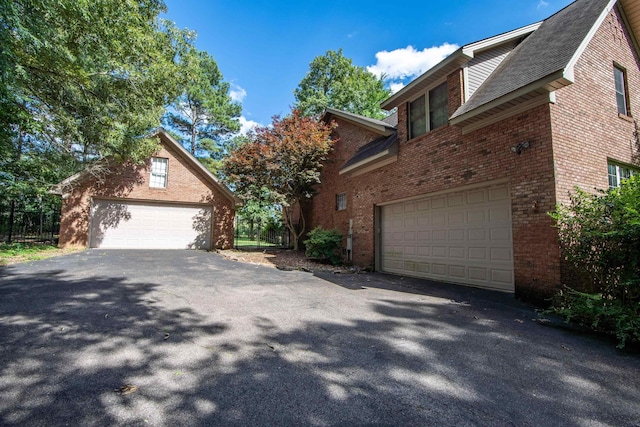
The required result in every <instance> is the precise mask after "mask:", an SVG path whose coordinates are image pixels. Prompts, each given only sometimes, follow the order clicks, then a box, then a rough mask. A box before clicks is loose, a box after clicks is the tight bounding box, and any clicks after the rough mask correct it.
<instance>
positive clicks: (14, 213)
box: [0, 204, 60, 243]
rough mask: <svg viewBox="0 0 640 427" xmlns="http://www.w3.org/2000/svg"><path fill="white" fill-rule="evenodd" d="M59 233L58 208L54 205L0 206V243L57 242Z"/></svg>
mask: <svg viewBox="0 0 640 427" xmlns="http://www.w3.org/2000/svg"><path fill="white" fill-rule="evenodd" d="M59 233H60V209H59V208H58V207H56V206H41V207H37V208H31V209H29V208H22V207H19V206H16V205H13V206H12V205H11V204H8V205H6V206H0V243H32V242H33V243H35V242H57V240H58V235H59Z"/></svg>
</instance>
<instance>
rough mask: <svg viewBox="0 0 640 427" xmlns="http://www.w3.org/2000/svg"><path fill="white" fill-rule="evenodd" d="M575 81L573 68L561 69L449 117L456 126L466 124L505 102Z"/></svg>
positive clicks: (553, 89) (558, 87) (549, 90)
mask: <svg viewBox="0 0 640 427" xmlns="http://www.w3.org/2000/svg"><path fill="white" fill-rule="evenodd" d="M572 83H573V68H571V69H566V70H561V71H558V72H556V73H553V74H550V75H549V76H547V77H545V78H542V79H540V80H538V81H535V82H533V83H530V84H528V85H526V86H523V87H521V88H520V89H518V90H515V91H513V92H510V93H507V94H506V95H503V96H501V97H499V98H497V99H494V100H493V101H491V102H488V103H486V104H483V105H481V106H479V107H477V108H474V109H473V110H470V111H467V112H465V113H462V114H457V112H456V113H454V114H453V116H451V118H450V119H449V123H451V124H452V125H455V126H461V125H464V124H465V122H467V121H468V120H470V119H472V118H474V117H476V116H478V115H479V114H482V113H486V112H487V111H489V110H492V109H493V108H496V107H499V106H500V105H502V104H505V103H507V102H509V101H513V100H514V99H517V98H519V97H521V96H523V95H526V94H529V93H532V92H535V91H538V90H546V91H548V92H553V91H555V90H558V89H560V88H563V87H565V86H568V85H570V84H572Z"/></svg>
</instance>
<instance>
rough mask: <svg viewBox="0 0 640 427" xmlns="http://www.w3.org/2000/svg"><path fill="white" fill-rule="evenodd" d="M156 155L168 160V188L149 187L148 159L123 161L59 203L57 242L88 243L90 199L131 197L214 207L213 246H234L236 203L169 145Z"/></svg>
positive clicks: (89, 180)
mask: <svg viewBox="0 0 640 427" xmlns="http://www.w3.org/2000/svg"><path fill="white" fill-rule="evenodd" d="M155 156H156V157H163V158H167V159H169V165H168V174H167V187H166V188H151V187H149V177H150V173H149V166H150V160H149V162H148V163H147V165H145V166H138V165H131V164H125V165H120V166H117V167H114V168H113V169H112V171H111V173H110V174H109V175H107V176H106V177H105V178H104V179H102V180H98V179H96V178H93V177H88V178H86V179H84V180H82V181H81V182H80V183H78V185H77V186H76V187H74V189H73V191H72V192H71V193H70V194H68V195H67V196H66V197H65V198H64V200H63V202H62V217H61V224H60V242H59V243H60V245H61V246H68V245H80V246H87V245H88V244H89V241H88V238H89V217H90V209H91V200H92V198H99V199H101V198H102V199H121V198H126V199H132V200H138V201H145V200H148V201H161V202H178V203H192V204H199V205H209V206H212V209H213V225H212V240H211V241H212V246H213V247H214V248H230V247H232V246H233V220H234V216H235V206H234V204H233V202H232V201H231V200H229V198H228V197H226V196H225V195H224V194H223V193H222V192H221V191H220V190H219V189H217V188H216V187H215V186H213V185H211V184H209V181H208V180H207V179H206V178H205V177H204V176H203V175H202V173H201V172H199V171H198V170H197V169H196V168H194V167H193V166H192V165H191V164H190V162H188V161H186V160H185V159H184V158H183V157H182V156H181V155H180V154H178V152H177V151H175V150H174V149H173V148H171V146H170V145H167V144H163V145H162V147H161V149H160V150H159V151H158V153H156V155H155Z"/></svg>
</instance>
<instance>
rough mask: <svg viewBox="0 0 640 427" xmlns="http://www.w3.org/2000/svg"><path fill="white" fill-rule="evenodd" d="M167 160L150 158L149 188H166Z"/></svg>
mask: <svg viewBox="0 0 640 427" xmlns="http://www.w3.org/2000/svg"><path fill="white" fill-rule="evenodd" d="M168 166H169V159H164V158H162V157H152V158H151V179H149V187H152V188H167V169H168Z"/></svg>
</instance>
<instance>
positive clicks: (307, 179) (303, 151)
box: [224, 110, 336, 250]
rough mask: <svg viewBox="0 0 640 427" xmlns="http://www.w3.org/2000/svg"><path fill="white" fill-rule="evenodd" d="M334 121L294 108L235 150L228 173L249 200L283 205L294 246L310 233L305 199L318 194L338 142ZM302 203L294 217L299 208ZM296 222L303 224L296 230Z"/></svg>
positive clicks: (239, 193)
mask: <svg viewBox="0 0 640 427" xmlns="http://www.w3.org/2000/svg"><path fill="white" fill-rule="evenodd" d="M335 127H336V124H335V123H334V122H331V123H326V122H324V121H322V120H320V119H318V118H315V117H304V116H302V115H301V114H300V112H299V111H297V110H293V111H292V112H291V114H290V115H288V116H286V117H284V118H280V117H279V116H274V117H273V123H272V124H271V126H267V127H259V128H257V129H256V130H255V131H254V133H253V134H252V135H250V140H249V142H247V143H245V144H242V145H241V146H239V147H238V148H237V149H235V150H234V151H232V152H231V154H230V156H229V157H228V158H227V159H226V160H225V163H224V173H225V175H226V176H227V177H228V180H229V181H230V182H231V183H233V185H234V186H235V190H236V192H237V193H238V195H239V196H240V197H242V198H244V199H252V198H254V199H261V200H260V201H261V202H262V203H264V202H265V201H264V197H265V194H266V195H267V197H268V198H269V202H270V203H274V204H280V205H281V206H282V216H283V219H284V222H285V226H286V227H287V228H288V229H289V231H290V232H291V235H292V236H293V248H294V250H298V241H299V239H300V237H301V236H302V235H303V234H304V231H305V228H306V224H305V220H304V215H303V212H302V207H303V202H304V201H305V200H307V199H310V198H311V197H312V196H313V187H314V186H315V185H316V184H319V183H320V170H321V169H322V165H323V161H324V160H325V159H326V156H327V154H328V153H329V152H330V151H331V149H332V147H333V143H334V141H332V139H331V132H332V131H333V129H334V128H335ZM296 205H298V206H299V210H298V211H297V215H295V216H296V217H295V218H294V211H295V206H296ZM296 224H299V226H298V228H297V229H296Z"/></svg>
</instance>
